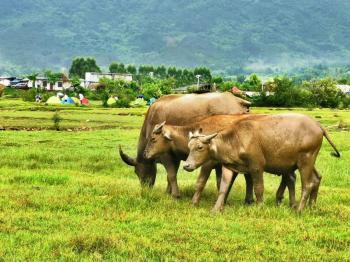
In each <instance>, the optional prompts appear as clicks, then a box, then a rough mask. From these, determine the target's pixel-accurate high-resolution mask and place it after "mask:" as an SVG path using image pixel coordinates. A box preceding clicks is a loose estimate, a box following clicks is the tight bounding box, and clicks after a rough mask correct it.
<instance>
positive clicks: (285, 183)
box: [276, 172, 296, 208]
mask: <svg viewBox="0 0 350 262" xmlns="http://www.w3.org/2000/svg"><path fill="white" fill-rule="evenodd" d="M286 187H288V192H289V205H290V207H292V208H294V207H295V205H296V202H295V173H294V172H292V173H288V174H283V175H282V180H281V184H280V186H279V187H278V190H277V192H276V205H277V206H279V205H280V204H281V203H282V200H283V195H284V191H285V189H286Z"/></svg>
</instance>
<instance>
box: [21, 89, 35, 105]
mask: <svg viewBox="0 0 350 262" xmlns="http://www.w3.org/2000/svg"><path fill="white" fill-rule="evenodd" d="M37 94H38V91H37V89H35V88H31V89H29V90H23V91H22V92H21V98H22V100H23V101H26V102H34V101H35V96H36V95H37Z"/></svg>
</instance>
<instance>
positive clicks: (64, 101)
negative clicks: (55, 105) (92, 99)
mask: <svg viewBox="0 0 350 262" xmlns="http://www.w3.org/2000/svg"><path fill="white" fill-rule="evenodd" d="M61 104H62V105H75V103H74V100H73V99H72V98H70V97H67V98H65V99H62V101H61Z"/></svg>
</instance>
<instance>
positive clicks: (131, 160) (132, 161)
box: [119, 146, 137, 166]
mask: <svg viewBox="0 0 350 262" xmlns="http://www.w3.org/2000/svg"><path fill="white" fill-rule="evenodd" d="M119 155H120V157H121V159H122V160H123V161H124V162H125V163H126V164H128V165H129V166H136V164H137V162H136V159H135V158H132V157H130V156H128V155H127V154H125V153H124V152H123V150H122V147H121V146H119Z"/></svg>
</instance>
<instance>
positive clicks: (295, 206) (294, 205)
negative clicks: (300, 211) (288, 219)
mask: <svg viewBox="0 0 350 262" xmlns="http://www.w3.org/2000/svg"><path fill="white" fill-rule="evenodd" d="M289 206H290V208H291V209H297V207H298V205H297V203H291V204H290V205H289Z"/></svg>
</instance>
